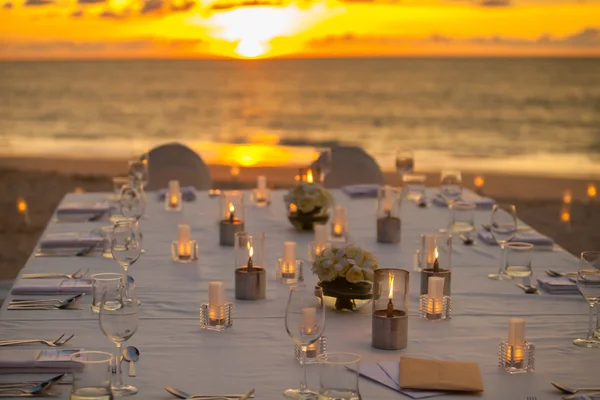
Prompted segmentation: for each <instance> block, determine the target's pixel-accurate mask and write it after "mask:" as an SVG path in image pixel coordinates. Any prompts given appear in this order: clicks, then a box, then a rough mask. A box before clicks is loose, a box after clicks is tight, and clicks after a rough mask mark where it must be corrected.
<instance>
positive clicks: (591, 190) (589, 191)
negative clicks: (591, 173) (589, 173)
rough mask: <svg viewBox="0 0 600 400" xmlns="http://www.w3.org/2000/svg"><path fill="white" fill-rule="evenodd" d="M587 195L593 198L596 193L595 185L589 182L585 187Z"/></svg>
mask: <svg viewBox="0 0 600 400" xmlns="http://www.w3.org/2000/svg"><path fill="white" fill-rule="evenodd" d="M587 195H588V197H589V198H592V199H595V198H596V196H597V195H598V190H597V189H596V185H594V184H593V183H589V184H588V187H587Z"/></svg>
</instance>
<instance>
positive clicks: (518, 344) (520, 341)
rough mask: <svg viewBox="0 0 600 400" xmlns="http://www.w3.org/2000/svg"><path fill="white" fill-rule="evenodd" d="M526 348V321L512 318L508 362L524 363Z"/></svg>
mask: <svg viewBox="0 0 600 400" xmlns="http://www.w3.org/2000/svg"><path fill="white" fill-rule="evenodd" d="M524 346H525V320H524V319H523V318H511V319H509V320H508V351H507V353H506V361H511V362H512V361H514V362H522V361H523V347H524Z"/></svg>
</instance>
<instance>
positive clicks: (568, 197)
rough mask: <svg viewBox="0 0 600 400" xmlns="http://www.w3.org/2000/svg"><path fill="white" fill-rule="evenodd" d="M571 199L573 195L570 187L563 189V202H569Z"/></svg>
mask: <svg viewBox="0 0 600 400" xmlns="http://www.w3.org/2000/svg"><path fill="white" fill-rule="evenodd" d="M572 201H573V195H572V194H571V189H565V192H564V193H563V203H565V204H571V202H572Z"/></svg>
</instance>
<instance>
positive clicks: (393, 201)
mask: <svg viewBox="0 0 600 400" xmlns="http://www.w3.org/2000/svg"><path fill="white" fill-rule="evenodd" d="M377 200H378V201H377V241H378V242H379V243H399V242H400V232H401V227H402V222H401V220H400V210H399V207H400V202H399V201H398V190H397V189H394V188H392V187H390V186H383V187H381V188H379V192H378V199H377Z"/></svg>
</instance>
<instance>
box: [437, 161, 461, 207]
mask: <svg viewBox="0 0 600 400" xmlns="http://www.w3.org/2000/svg"><path fill="white" fill-rule="evenodd" d="M440 194H441V195H442V197H443V198H444V200H446V204H448V208H450V209H451V208H452V207H453V205H454V202H456V201H457V200H458V199H459V198H460V196H461V195H462V174H461V172H460V171H456V170H443V171H442V173H441V175H440Z"/></svg>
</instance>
